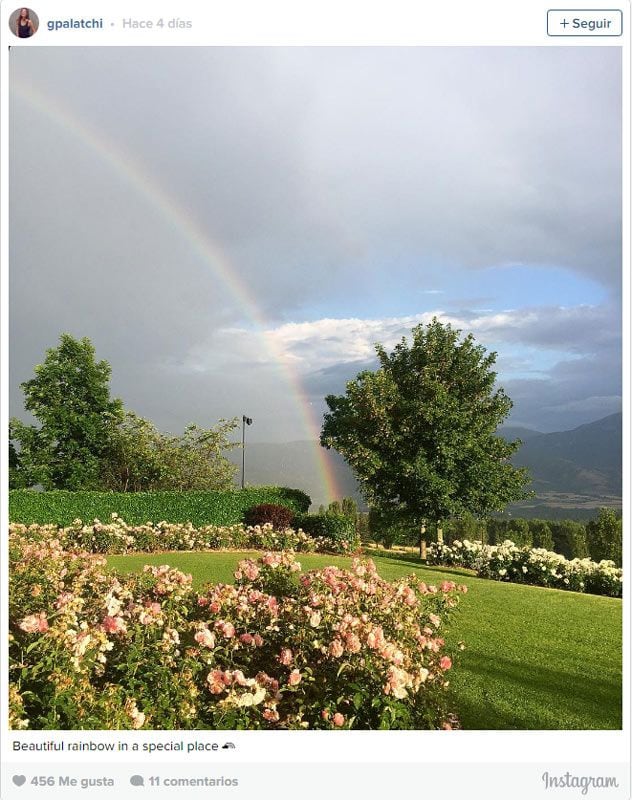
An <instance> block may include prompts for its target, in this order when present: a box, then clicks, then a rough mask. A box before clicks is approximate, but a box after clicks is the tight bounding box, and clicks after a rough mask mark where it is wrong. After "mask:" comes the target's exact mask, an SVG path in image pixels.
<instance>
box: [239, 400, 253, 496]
mask: <svg viewBox="0 0 632 800" xmlns="http://www.w3.org/2000/svg"><path fill="white" fill-rule="evenodd" d="M246 425H252V418H251V417H247V416H246V415H245V414H244V415H243V416H242V418H241V488H242V489H243V488H244V478H245V476H246Z"/></svg>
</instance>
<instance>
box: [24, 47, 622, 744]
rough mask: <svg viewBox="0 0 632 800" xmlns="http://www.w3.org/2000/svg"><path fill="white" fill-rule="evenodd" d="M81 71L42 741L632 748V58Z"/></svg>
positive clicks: (201, 57) (52, 191)
mask: <svg viewBox="0 0 632 800" xmlns="http://www.w3.org/2000/svg"><path fill="white" fill-rule="evenodd" d="M72 50H73V51H74V52H73V53H72V54H70V53H69V50H66V51H64V50H61V49H59V50H58V49H55V48H42V49H40V50H33V51H31V52H28V57H27V54H26V51H24V50H17V51H15V52H12V55H11V58H12V70H11V77H10V88H11V103H12V115H11V127H12V130H11V137H12V139H11V140H12V145H11V164H12V170H13V173H14V174H12V190H11V270H10V305H9V310H10V341H9V347H10V372H9V387H8V392H9V405H10V416H11V419H10V424H9V431H8V435H9V465H8V473H9V503H8V507H9V527H8V555H9V563H8V574H9V656H10V660H9V686H8V693H9V724H10V727H11V729H12V730H14V731H31V730H168V731H176V730H234V729H245V730H315V729H316V730H322V731H335V730H382V731H384V730H423V731H455V730H538V729H548V730H605V729H609V730H619V729H621V727H622V638H623V629H622V597H623V586H624V577H623V509H622V480H621V475H622V414H621V381H622V359H621V332H620V330H621V288H620V275H621V273H620V269H621V266H620V265H621V219H620V213H619V205H620V187H619V184H618V181H619V175H620V169H621V167H620V141H619V137H620V115H621V110H620V100H619V97H620V87H619V86H618V80H619V78H618V76H619V73H620V64H619V62H618V59H619V58H620V55H619V53H618V52H617V51H616V50H615V49H604V48H600V47H591V48H586V49H582V50H577V51H572V50H570V49H558V48H553V47H551V48H546V49H544V48H543V49H539V48H516V49H513V48H493V50H492V49H490V50H487V51H485V50H484V49H477V48H461V49H460V50H459V51H458V52H457V51H456V50H451V49H450V48H429V49H424V48H418V49H417V48H402V49H397V48H339V49H328V48H314V49H311V48H288V49H284V48H267V49H266V48H214V49H213V50H212V51H211V50H210V49H204V48H190V49H186V50H182V49H180V48H165V49H164V50H163V49H159V50H157V49H156V48H152V52H151V53H149V52H148V51H147V50H143V49H140V48H139V49H136V48H126V49H125V50H119V49H117V48H92V49H82V48H72ZM193 51H195V52H193ZM157 52H159V55H157ZM77 59H79V60H80V62H81V63H82V65H83V67H84V68H83V69H82V70H77V69H76V64H77ZM560 98H562V99H560ZM595 109H597V111H596V110H595ZM527 122H528V126H527ZM597 152H598V153H599V168H598V169H597V168H596V167H595V168H594V169H593V167H591V166H590V165H591V164H592V163H593V161H592V160H591V156H592V155H593V154H594V153H597ZM446 735H448V734H446ZM450 735H452V734H450Z"/></svg>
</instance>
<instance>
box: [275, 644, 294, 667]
mask: <svg viewBox="0 0 632 800" xmlns="http://www.w3.org/2000/svg"><path fill="white" fill-rule="evenodd" d="M293 658H294V655H293V653H292V651H291V650H290V648H289V647H284V648H283V650H281V655H280V656H279V661H280V662H281V664H283V666H284V667H289V666H290V664H291V663H292V659H293Z"/></svg>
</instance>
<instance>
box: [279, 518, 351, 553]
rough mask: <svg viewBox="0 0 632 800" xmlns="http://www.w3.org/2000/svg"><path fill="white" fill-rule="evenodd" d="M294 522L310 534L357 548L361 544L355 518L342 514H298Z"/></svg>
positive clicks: (347, 546) (349, 547)
mask: <svg viewBox="0 0 632 800" xmlns="http://www.w3.org/2000/svg"><path fill="white" fill-rule="evenodd" d="M294 524H295V525H296V526H297V527H299V528H301V530H303V531H305V532H306V533H309V534H310V536H314V537H318V538H323V539H327V540H329V541H331V542H333V543H335V544H337V545H346V548H348V549H349V550H355V549H357V548H358V547H359V545H360V540H359V537H358V534H357V532H356V526H355V520H353V519H352V518H351V517H345V516H343V515H342V514H329V513H327V514H297V515H296V517H295V520H294Z"/></svg>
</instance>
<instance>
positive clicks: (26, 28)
mask: <svg viewBox="0 0 632 800" xmlns="http://www.w3.org/2000/svg"><path fill="white" fill-rule="evenodd" d="M9 27H10V28H11V31H12V33H14V34H15V36H17V37H18V39H29V38H30V37H31V36H33V35H34V34H35V33H37V29H38V28H39V17H38V16H37V14H36V13H35V12H34V11H33V9H32V8H17V9H16V10H15V11H14V12H13V14H11V16H10V17H9Z"/></svg>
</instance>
